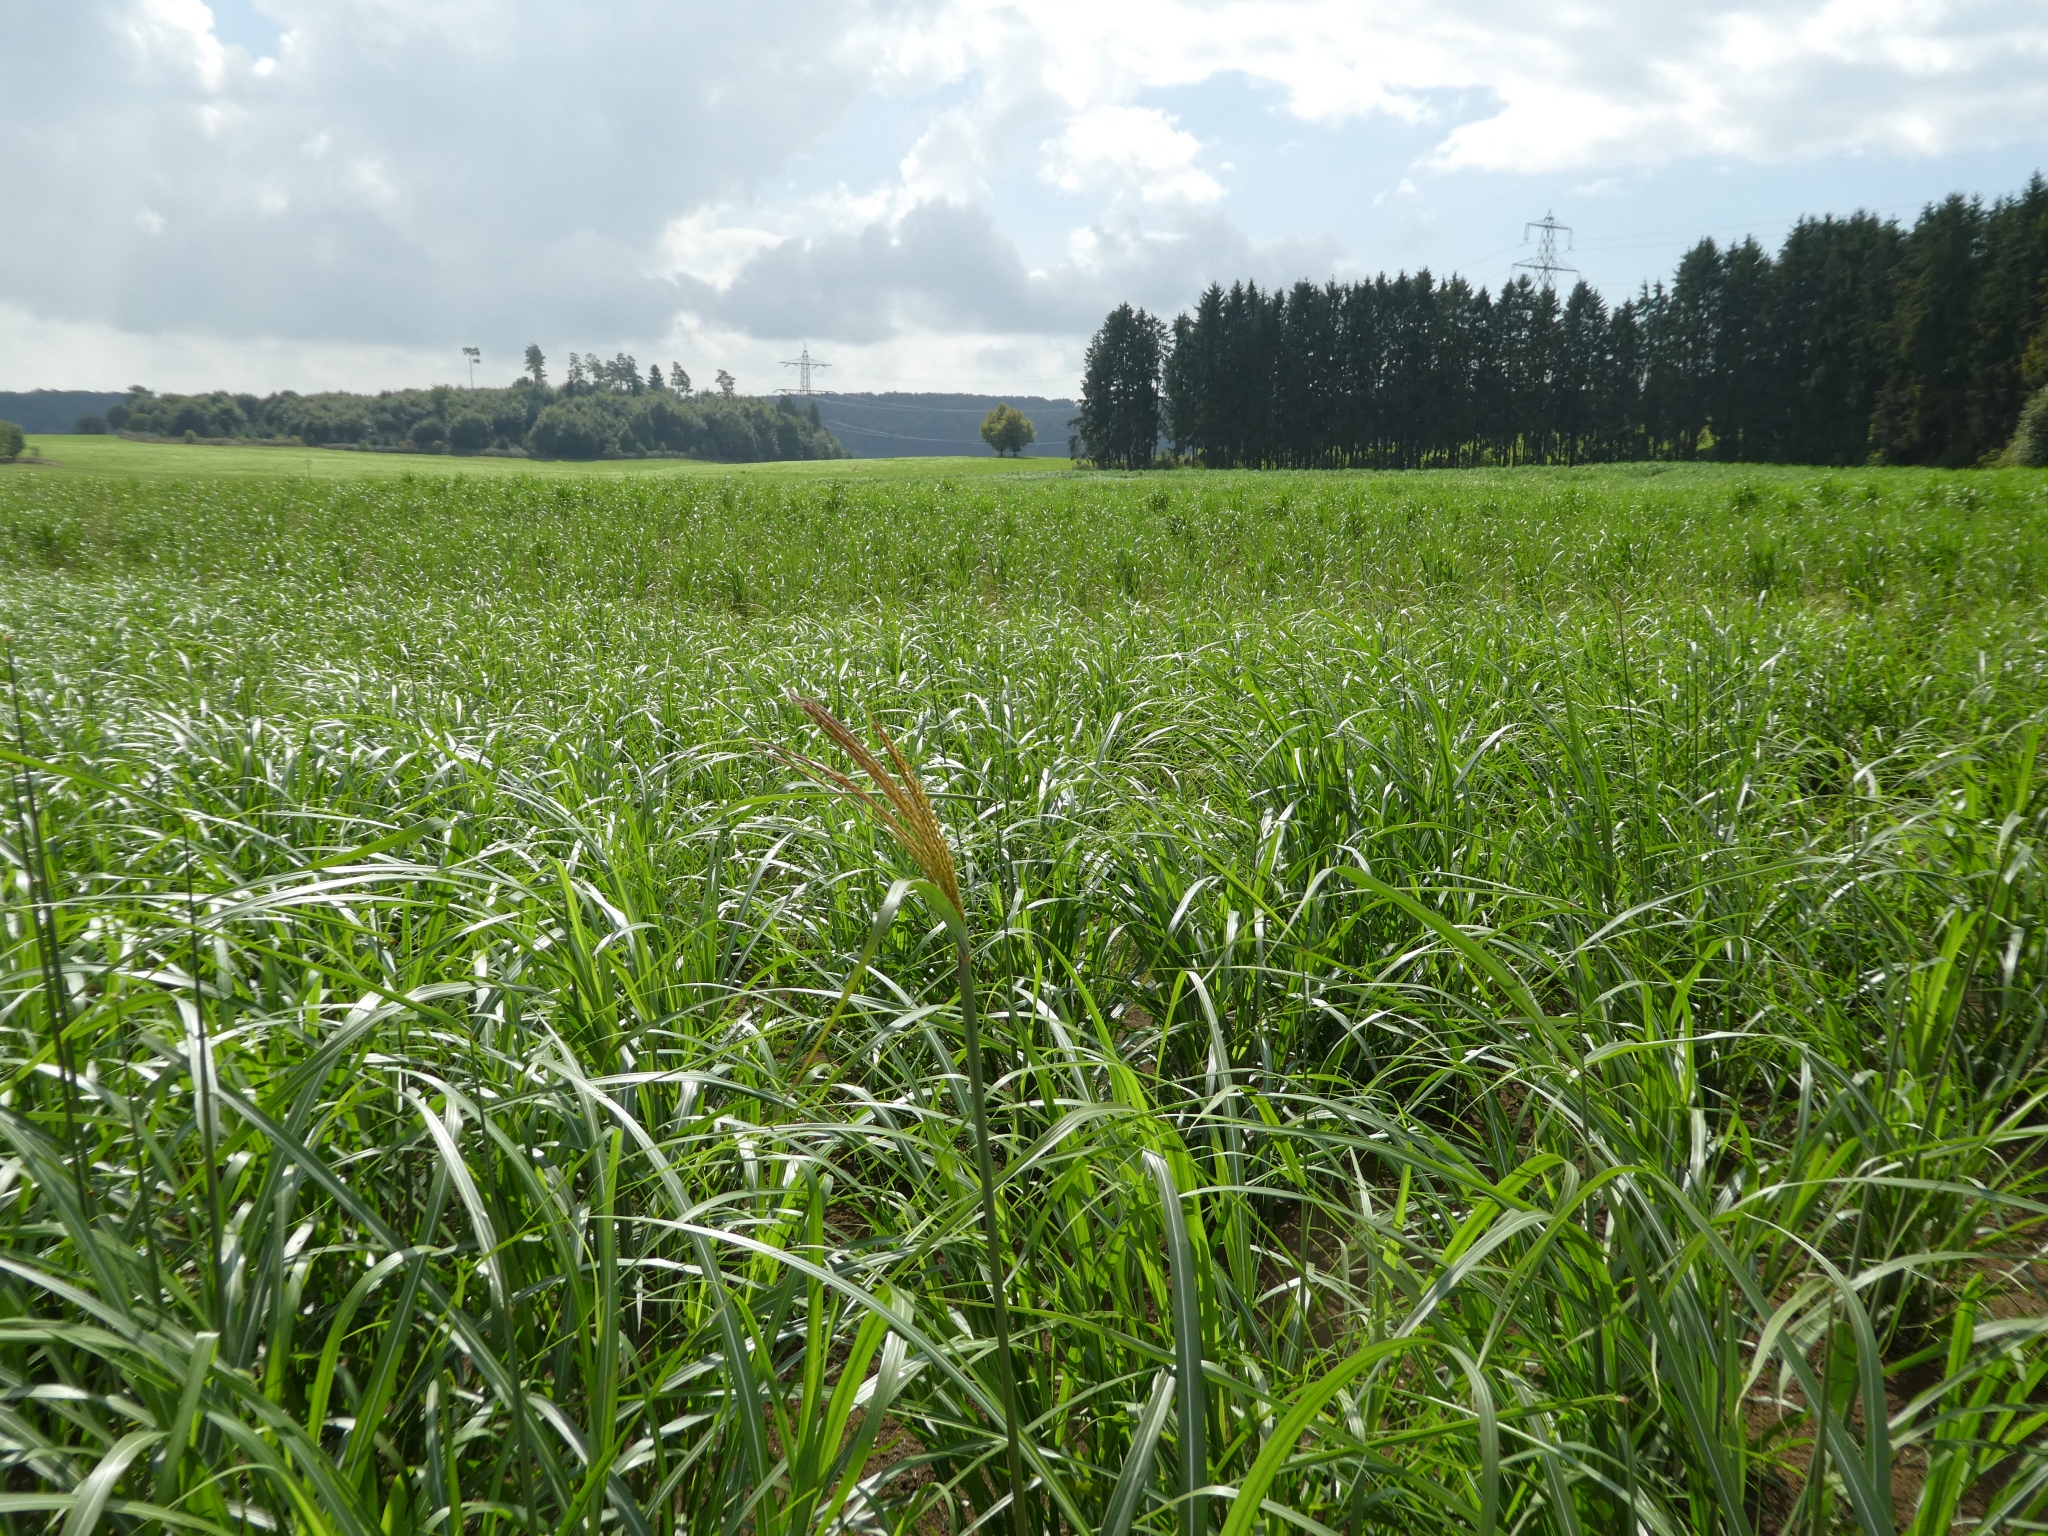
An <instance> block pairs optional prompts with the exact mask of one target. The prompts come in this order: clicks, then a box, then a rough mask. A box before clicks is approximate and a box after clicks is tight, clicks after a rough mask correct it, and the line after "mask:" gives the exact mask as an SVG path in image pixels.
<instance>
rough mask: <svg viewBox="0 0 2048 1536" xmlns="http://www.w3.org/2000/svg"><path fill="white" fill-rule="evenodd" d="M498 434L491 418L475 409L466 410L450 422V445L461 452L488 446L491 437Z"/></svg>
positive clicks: (473, 451) (472, 451)
mask: <svg viewBox="0 0 2048 1536" xmlns="http://www.w3.org/2000/svg"><path fill="white" fill-rule="evenodd" d="M497 435H498V434H497V432H496V430H495V429H494V428H493V427H492V425H491V419H490V418H489V417H488V416H480V415H478V414H477V413H476V412H474V411H464V412H462V413H461V414H459V415H458V416H456V418H455V419H454V420H453V421H451V422H449V423H448V446H449V447H451V448H454V449H455V450H457V451H458V452H461V453H475V452H476V451H477V450H478V449H480V448H488V447H490V446H491V439H492V438H494V437H496V436H497Z"/></svg>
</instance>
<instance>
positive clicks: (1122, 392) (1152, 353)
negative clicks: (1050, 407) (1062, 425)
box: [1071, 304, 1166, 469]
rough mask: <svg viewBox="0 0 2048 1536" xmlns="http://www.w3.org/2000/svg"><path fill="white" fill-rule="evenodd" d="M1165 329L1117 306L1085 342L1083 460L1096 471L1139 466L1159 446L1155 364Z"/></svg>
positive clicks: (1080, 421)
mask: <svg viewBox="0 0 2048 1536" xmlns="http://www.w3.org/2000/svg"><path fill="white" fill-rule="evenodd" d="M1165 341H1166V327H1165V326H1164V325H1162V324H1160V322H1159V321H1158V320H1156V319H1154V318H1153V317H1152V316H1151V315H1148V314H1146V313H1145V311H1144V310H1142V309H1132V308H1131V306H1130V305H1128V304H1119V305H1117V307H1116V308H1115V309H1113V310H1111V311H1110V312H1109V318H1108V319H1107V320H1104V321H1103V322H1102V329H1101V330H1099V331H1097V332H1096V333H1095V339H1094V340H1093V341H1091V342H1089V343H1088V355H1087V358H1086V360H1085V361H1084V363H1083V365H1082V370H1081V414H1080V415H1079V416H1076V417H1075V418H1074V420H1073V422H1072V423H1071V424H1072V425H1073V426H1075V427H1077V428H1078V429H1079V430H1080V449H1081V456H1082V457H1083V458H1086V459H1089V460H1092V461H1093V462H1094V464H1095V465H1096V467H1097V468H1100V469H1144V468H1146V467H1147V466H1148V465H1150V464H1151V462H1152V456H1153V454H1154V453H1155V452H1156V451H1157V450H1158V447H1159V368H1160V362H1161V358H1162V354H1163V351H1164V347H1165Z"/></svg>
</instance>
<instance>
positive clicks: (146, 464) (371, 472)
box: [0, 435, 1067, 480]
mask: <svg viewBox="0 0 2048 1536" xmlns="http://www.w3.org/2000/svg"><path fill="white" fill-rule="evenodd" d="M28 455H29V457H28V458H26V459H24V460H23V461H22V462H20V463H16V464H10V465H0V474H15V473H30V472H38V471H40V472H42V473H62V474H79V473H84V474H92V475H132V476H137V477H141V478H147V479H156V480H163V479H213V478H215V477H222V476H225V477H231V478H255V479H270V478H279V479H289V478H293V477H305V478H309V479H319V480H358V479H362V480H388V479H397V478H399V477H401V476H405V475H430V476H434V477H436V478H441V477H446V476H450V475H478V476H500V475H511V476H515V477H533V476H538V477H541V478H543V479H571V480H588V479H592V478H597V479H604V478H609V477H612V476H628V477H637V476H642V475H651V476H655V477H664V476H666V477H673V476H688V475H704V474H711V475H735V474H736V475H767V476H770V477H772V478H775V479H785V478H788V477H791V476H795V477H797V478H812V477H815V476H817V475H819V474H821V473H823V474H825V475H827V476H828V477H839V478H852V479H857V480H858V479H867V478H870V477H873V476H877V475H879V476H882V477H884V478H888V477H890V476H892V475H895V474H899V473H905V472H909V473H927V472H929V473H947V474H956V475H958V474H968V475H985V474H1015V473H1017V472H1019V470H1020V469H1021V470H1023V472H1024V473H1027V474H1028V473H1031V472H1032V470H1031V469H1030V468H1028V467H1026V466H1025V465H1024V464H1023V461H1022V460H1019V459H1003V458H998V457H996V456H995V455H994V454H989V455H988V456H986V457H980V456H976V457H971V458H959V459H816V460H807V461H804V462H801V463H788V464H713V463H707V462H704V461H702V460H698V459H609V460H598V461H596V462H592V463H584V462H571V461H568V460H556V459H517V458H479V457H468V456H464V455H461V454H439V453H362V452H356V451H352V450H347V449H341V448H286V447H275V446H256V445H245V444H235V443H140V442H132V441H130V440H129V439H127V438H124V437H111V436H108V437H91V436H75V437H74V436H61V435H60V436H49V437H31V438H29V439H28ZM1053 463H1054V465H1055V466H1056V467H1057V468H1060V469H1065V468H1066V467H1067V466H1066V464H1065V462H1064V461H1060V460H1055V461H1053ZM1046 470H1047V463H1046V461H1045V460H1042V459H1041V460H1039V461H1038V463H1037V465H1036V472H1037V473H1040V474H1043V473H1045V472H1046Z"/></svg>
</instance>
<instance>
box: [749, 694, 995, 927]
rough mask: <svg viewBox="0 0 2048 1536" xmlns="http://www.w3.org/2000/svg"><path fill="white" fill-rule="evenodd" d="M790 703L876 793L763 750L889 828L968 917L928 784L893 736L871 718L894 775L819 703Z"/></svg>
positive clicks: (785, 753)
mask: <svg viewBox="0 0 2048 1536" xmlns="http://www.w3.org/2000/svg"><path fill="white" fill-rule="evenodd" d="M789 702H790V703H792V704H794V705H795V706H796V707H797V708H798V709H800V710H802V711H803V712H804V713H805V714H807V715H809V716H810V717H811V719H812V721H813V722H814V723H815V724H816V725H817V727H818V729H819V730H821V731H823V732H824V733H825V734H826V735H827V736H829V737H831V738H832V740H833V742H834V743H835V744H836V745H837V746H838V748H839V750H840V751H842V752H844V753H845V754H846V755H847V756H848V757H850V758H852V759H853V760H854V762H855V763H856V764H857V765H858V766H859V768H860V770H861V772H862V773H864V774H866V775H867V777H868V779H869V780H870V781H871V782H872V783H873V785H874V789H873V790H870V789H869V788H868V787H867V786H866V785H863V784H861V783H859V782H858V781H857V780H855V779H853V778H850V777H849V776H848V775H846V774H843V773H841V772H840V771H839V770H838V769H836V768H831V767H827V766H826V765H825V764H824V763H821V762H818V761H816V760H815V759H813V758H809V757H805V756H803V755H802V754H801V753H798V752H792V751H790V750H789V749H788V748H787V747H784V746H780V745H778V744H777V743H775V742H764V743H762V745H763V746H765V747H767V749H768V750H769V751H771V752H773V753H774V754H775V755H776V756H777V757H780V758H782V759H783V760H784V761H785V762H788V763H793V764H795V765H796V766H797V767H799V768H801V769H803V770H804V771H805V772H806V773H809V774H811V775H813V776H815V777H816V778H817V779H818V780H819V781H820V782H821V783H824V784H827V785H829V786H830V787H832V788H833V789H836V790H838V791H839V792H840V793H841V794H843V795H845V796H846V797H847V798H848V799H850V800H852V801H853V802H854V803H855V804H857V805H859V806H860V807H861V809H863V810H864V811H866V812H867V813H868V814H869V815H870V816H872V817H874V818H875V820H876V821H878V822H880V823H881V824H882V825H883V826H884V827H886V828H887V829H888V831H889V835H890V836H892V837H894V838H895V839H896V841H897V842H899V843H901V844H902V845H903V851H904V852H905V853H907V854H909V855H910V861H911V862H912V863H913V864H915V865H916V866H917V868H918V872H919V873H920V874H922V875H923V876H924V877H925V879H927V880H929V881H931V883H932V884H933V885H936V886H937V887H938V888H939V889H940V890H941V891H943V892H945V894H946V900H948V901H950V902H951V903H952V904H953V910H954V911H956V912H960V913H963V914H964V913H965V912H966V910H967V909H966V908H965V907H964V906H962V905H961V902H960V881H959V879H958V877H957V876H956V875H955V874H954V872H953V850H952V849H951V847H949V846H948V845H947V842H946V833H945V829H944V828H942V827H941V826H940V825H939V818H938V816H937V814H936V813H935V812H934V811H933V810H932V802H931V799H930V797H928V796H927V795H926V794H925V792H924V783H923V781H922V780H920V779H919V778H918V776H917V771H916V770H915V769H914V768H912V767H911V765H910V761H909V759H907V758H906V757H904V755H903V753H902V751H901V750H900V749H899V748H898V747H897V745H896V743H895V741H894V740H892V739H891V738H890V735H889V733H888V732H887V731H885V730H884V729H882V725H881V722H880V721H878V720H876V719H875V718H874V717H873V716H872V715H870V716H869V717H868V729H869V730H871V731H873V732H874V734H875V737H876V739H877V740H878V741H880V742H881V744H882V748H883V750H884V751H886V752H887V753H888V754H889V761H890V762H891V763H893V764H894V765H895V772H893V773H892V772H890V771H889V769H888V768H885V767H884V766H883V765H882V761H881V759H880V758H878V757H876V756H875V754H874V752H873V750H872V749H871V748H869V747H868V746H867V744H866V743H864V742H863V741H862V740H861V739H860V738H859V737H858V736H856V735H854V734H853V732H852V731H850V730H848V729H847V728H846V725H845V723H844V722H843V721H841V720H840V719H839V717H838V716H837V715H835V714H833V713H832V711H831V710H829V709H827V708H826V707H825V706H824V705H822V704H820V703H819V702H818V701H817V700H816V699H807V698H803V697H802V696H800V695H798V694H794V693H793V694H791V695H790V696H789ZM877 791H879V793H877Z"/></svg>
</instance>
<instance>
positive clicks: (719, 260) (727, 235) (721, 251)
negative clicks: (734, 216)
mask: <svg viewBox="0 0 2048 1536" xmlns="http://www.w3.org/2000/svg"><path fill="white" fill-rule="evenodd" d="M727 211H728V210H727V209H725V208H723V207H713V208H699V209H698V210H697V211H696V212H694V213H691V214H687V215H685V216H684V217H682V218H680V219H671V220H669V223H668V227H667V228H666V229H664V230H663V231H662V232H661V260H660V262H659V263H658V264H657V270H658V271H661V272H663V273H665V274H668V275H671V276H681V277H693V278H695V279H696V280H697V281H698V282H700V283H707V284H709V285H710V286H711V287H713V288H715V289H717V290H718V291H719V292H720V293H723V292H725V291H726V290H727V289H728V288H730V287H732V284H733V279H734V278H736V277H738V276H739V275H740V269H741V268H743V267H745V266H746V264H747V263H748V262H749V261H750V260H752V259H753V258H754V257H755V256H758V255H759V254H760V253H761V252H763V251H768V250H773V249H774V248H775V247H776V246H778V245H780V244H782V241H783V237H782V236H781V235H778V234H775V233H773V232H771V231H769V230H765V229H752V228H749V227H748V226H746V225H744V224H728V223H726V222H725V216H726V213H727Z"/></svg>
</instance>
